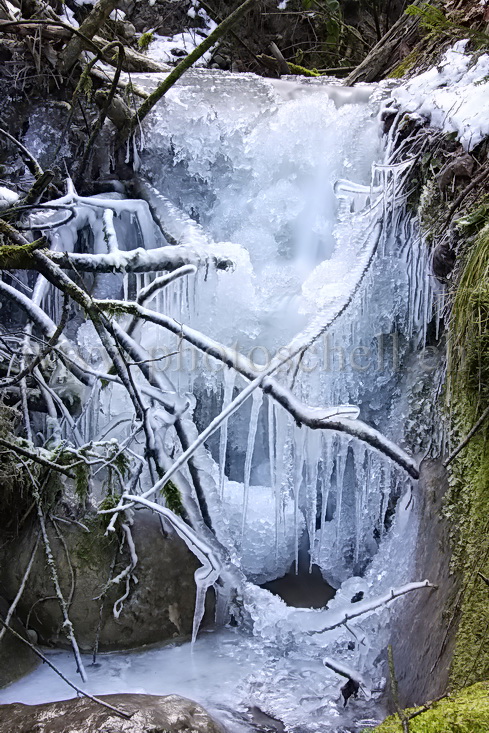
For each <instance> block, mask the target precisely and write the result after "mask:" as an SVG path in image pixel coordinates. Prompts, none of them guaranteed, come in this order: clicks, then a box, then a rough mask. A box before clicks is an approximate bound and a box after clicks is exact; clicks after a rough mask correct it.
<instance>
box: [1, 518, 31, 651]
mask: <svg viewBox="0 0 489 733" xmlns="http://www.w3.org/2000/svg"><path fill="white" fill-rule="evenodd" d="M38 547H39V532H38V533H37V537H36V542H35V543H34V547H33V549H32V552H31V557H30V560H29V562H28V564H27V568H26V570H25V573H24V576H23V578H22V582H21V584H20V586H19V590H18V591H17V595H16V596H15V598H14V600H13V601H12V603H11V604H10V608H9V610H8V612H7V615H6V616H5V621H4V624H5V626H4V627H3V629H0V642H1V641H2V639H3V637H4V635H5V631H6V627H7V626H8V625H9V623H10V619H11V618H12V616H13V615H14V613H15V609H16V608H17V604H18V603H19V601H20V599H21V597H22V594H23V592H24V590H25V586H26V583H27V580H28V579H29V575H30V573H31V570H32V565H33V564H34V558H35V557H36V552H37V548H38Z"/></svg>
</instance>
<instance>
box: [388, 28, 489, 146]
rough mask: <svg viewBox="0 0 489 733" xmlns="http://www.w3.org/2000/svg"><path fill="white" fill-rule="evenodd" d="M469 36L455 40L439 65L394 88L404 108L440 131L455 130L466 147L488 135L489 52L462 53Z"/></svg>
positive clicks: (396, 97) (394, 95)
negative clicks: (477, 54)
mask: <svg viewBox="0 0 489 733" xmlns="http://www.w3.org/2000/svg"><path fill="white" fill-rule="evenodd" d="M467 43H468V40H464V41H458V42H457V43H456V44H455V45H454V46H453V47H452V48H451V49H450V50H449V51H447V52H446V53H445V55H444V56H443V59H442V61H441V63H440V64H439V65H438V66H434V67H433V68H431V69H429V70H428V71H425V72H424V73H423V74H419V76H416V77H414V79H410V80H409V81H408V82H406V83H405V84H403V85H402V86H400V87H399V88H398V89H396V90H394V91H393V93H392V97H393V99H394V100H395V101H396V102H397V103H398V105H399V107H400V109H401V110H403V111H404V112H410V113H416V114H419V115H421V116H422V117H425V118H426V119H427V120H428V121H429V123H430V124H431V125H432V126H433V127H438V128H440V129H441V130H443V132H448V133H450V132H456V133H457V138H458V139H459V140H460V142H461V143H462V145H463V147H464V149H465V150H467V151H471V150H473V149H474V148H475V147H476V146H477V145H478V144H479V143H480V142H481V141H482V140H483V139H484V138H485V137H487V136H488V135H489V54H483V55H482V56H480V57H479V58H478V59H477V61H475V63H474V60H473V56H472V55H471V54H469V53H465V48H466V46H467Z"/></svg>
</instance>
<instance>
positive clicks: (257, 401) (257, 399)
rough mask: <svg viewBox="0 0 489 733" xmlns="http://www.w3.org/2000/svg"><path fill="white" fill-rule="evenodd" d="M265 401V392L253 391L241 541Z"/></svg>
mask: <svg viewBox="0 0 489 733" xmlns="http://www.w3.org/2000/svg"><path fill="white" fill-rule="evenodd" d="M262 402H263V392H262V390H261V389H257V390H255V391H254V392H253V401H252V403H251V415H250V425H249V428H248V443H247V446H246V458H245V467H244V481H243V515H242V520H241V543H243V535H244V530H245V526H246V515H247V513H248V501H249V494H250V491H249V489H250V476H251V462H252V460H253V452H254V450H255V438H256V429H257V427H258V417H259V415H260V408H261V406H262Z"/></svg>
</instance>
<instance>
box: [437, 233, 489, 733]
mask: <svg viewBox="0 0 489 733" xmlns="http://www.w3.org/2000/svg"><path fill="white" fill-rule="evenodd" d="M449 345H450V348H449V362H448V385H447V403H448V410H449V413H450V417H451V427H452V444H453V445H457V443H458V442H459V441H460V440H462V439H463V438H465V436H467V435H468V433H469V432H470V430H471V429H472V427H473V426H474V425H475V423H476V422H477V420H478V418H479V417H480V415H481V414H482V412H483V410H484V409H485V408H486V406H487V404H488V401H489V387H488V378H489V225H486V226H485V227H483V228H482V229H481V230H480V232H479V233H478V234H477V235H476V237H475V239H474V241H473V243H472V245H471V246H470V247H469V248H468V252H467V255H466V261H465V263H464V266H463V268H462V272H461V275H460V277H459V281H458V286H457V292H456V295H455V300H454V304H453V309H452V315H451V319H450V339H449ZM450 483H451V487H450V494H449V501H448V505H447V514H448V516H449V517H450V519H451V521H452V524H453V528H454V531H453V548H454V565H455V568H456V569H458V570H459V571H461V572H462V573H463V579H464V581H463V589H462V590H463V592H462V594H461V596H460V598H459V603H458V604H457V606H456V607H455V608H454V609H453V610H452V616H453V618H454V619H456V620H458V621H459V625H458V632H457V644H456V648H455V654H454V658H453V663H452V676H451V681H452V685H454V686H455V687H463V686H464V685H467V684H471V683H473V682H477V681H478V680H484V679H488V678H489V643H488V638H487V630H488V627H489V588H488V587H487V585H486V584H485V583H484V581H483V579H482V578H481V577H480V575H479V573H482V574H483V575H485V576H487V575H489V532H488V530H489V520H488V517H489V422H488V421H486V422H485V423H484V425H483V426H482V427H481V428H480V430H479V431H478V432H477V433H476V434H475V435H474V436H473V437H472V438H471V439H470V441H469V442H468V444H467V445H466V446H465V447H464V448H463V450H462V451H461V452H460V453H459V454H458V456H457V457H456V459H455V460H454V461H453V463H452V464H451V477H450ZM488 729H489V727H488Z"/></svg>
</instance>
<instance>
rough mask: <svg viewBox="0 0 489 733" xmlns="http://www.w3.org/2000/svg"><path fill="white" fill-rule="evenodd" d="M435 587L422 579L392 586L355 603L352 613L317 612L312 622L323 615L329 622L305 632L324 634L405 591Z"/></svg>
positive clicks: (387, 602) (403, 593)
mask: <svg viewBox="0 0 489 733" xmlns="http://www.w3.org/2000/svg"><path fill="white" fill-rule="evenodd" d="M436 587H437V586H436V585H433V584H432V583H430V581H429V580H423V581H420V582H417V583H407V584H406V585H402V586H401V587H400V588H396V589H394V588H393V589H392V590H390V591H388V592H387V593H385V594H384V595H383V596H379V597H378V598H374V599H373V600H371V601H361V602H360V603H356V604H355V611H354V612H353V613H344V612H343V611H339V610H338V611H336V610H335V611H329V612H326V614H320V615H319V614H318V615H317V616H315V617H312V618H313V623H314V619H317V620H318V621H321V620H324V616H326V617H329V618H331V623H330V624H328V625H327V626H323V627H321V628H316V629H315V628H311V626H312V624H311V625H310V626H309V629H308V631H307V632H306V633H307V634H309V635H310V636H311V635H313V634H324V633H325V632H326V631H333V630H334V629H337V628H339V627H340V626H345V625H346V624H348V623H349V622H350V621H352V620H353V619H356V618H358V617H359V616H364V615H365V614H367V613H370V612H371V611H375V610H377V608H381V607H382V606H387V605H388V604H389V603H391V601H394V600H395V599H396V598H400V597H401V596H404V595H406V593H411V592H412V591H415V590H421V589H422V588H430V589H436Z"/></svg>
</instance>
